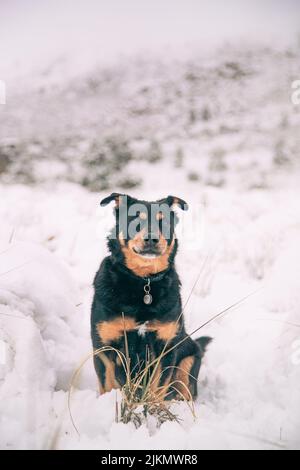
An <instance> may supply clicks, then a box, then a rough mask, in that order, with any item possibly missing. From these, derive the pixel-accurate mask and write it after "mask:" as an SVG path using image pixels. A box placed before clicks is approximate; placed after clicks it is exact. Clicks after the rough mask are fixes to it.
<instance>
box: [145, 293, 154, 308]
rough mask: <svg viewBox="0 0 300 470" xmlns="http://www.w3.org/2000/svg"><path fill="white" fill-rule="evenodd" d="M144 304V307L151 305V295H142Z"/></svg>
mask: <svg viewBox="0 0 300 470" xmlns="http://www.w3.org/2000/svg"><path fill="white" fill-rule="evenodd" d="M144 303H145V304H146V305H150V304H152V295H151V294H146V295H144Z"/></svg>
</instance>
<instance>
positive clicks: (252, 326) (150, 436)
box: [0, 168, 300, 449]
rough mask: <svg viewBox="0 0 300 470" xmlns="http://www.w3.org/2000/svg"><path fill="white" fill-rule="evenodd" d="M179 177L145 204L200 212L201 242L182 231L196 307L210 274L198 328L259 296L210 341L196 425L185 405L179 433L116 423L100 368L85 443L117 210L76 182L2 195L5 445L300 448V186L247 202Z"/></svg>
mask: <svg viewBox="0 0 300 470" xmlns="http://www.w3.org/2000/svg"><path fill="white" fill-rule="evenodd" d="M149 170H150V168H149ZM149 173H150V172H149ZM298 176H299V175H298ZM173 178H174V179H173V180H172V181H169V182H165V183H162V184H161V185H160V186H159V188H158V187H157V188H156V189H155V191H152V189H151V188H153V187H154V186H152V185H153V183H155V181H156V173H155V172H153V171H152V173H150V174H149V177H148V178H147V184H145V187H144V190H143V191H142V192H141V191H138V192H136V193H134V194H141V193H142V194H145V195H146V197H147V196H148V195H150V193H151V194H152V197H154V198H155V197H156V196H161V195H163V194H167V193H168V192H169V190H170V189H171V188H172V187H173V189H174V188H176V193H178V194H179V195H180V196H184V197H186V198H187V199H188V200H189V201H190V202H191V205H192V207H191V211H190V216H191V215H192V214H194V213H195V211H196V212H197V211H201V213H202V217H201V224H200V225H201V227H202V231H200V238H199V244H198V243H197V244H191V243H189V241H188V240H186V241H185V240H184V237H185V236H184V233H183V235H182V237H183V240H181V249H180V254H179V255H178V262H177V265H178V269H179V272H180V273H181V277H182V281H183V296H184V299H186V298H187V297H188V295H189V292H190V290H191V287H192V285H193V283H194V281H195V279H196V278H197V276H198V274H199V272H200V270H201V267H202V266H203V269H202V273H201V277H200V280H199V282H198V284H197V287H196V289H195V291H194V294H193V296H192V298H191V300H190V302H189V303H188V304H187V307H186V322H187V328H188V331H192V330H193V329H194V328H196V327H197V326H199V325H201V324H202V323H204V322H205V321H206V320H208V319H209V318H211V317H212V316H213V315H214V314H216V313H218V312H219V311H221V310H222V309H223V308H225V307H228V306H230V305H231V304H233V303H234V302H236V301H238V300H240V299H241V298H243V297H244V296H247V295H248V294H251V293H253V295H252V296H251V297H250V298H248V299H247V300H246V301H245V302H244V303H242V304H241V305H239V306H238V307H237V308H235V309H233V310H232V311H230V312H228V313H227V315H226V316H224V317H223V318H221V319H218V320H216V321H214V322H212V323H211V324H210V325H208V326H207V327H205V328H204V329H203V330H202V333H203V334H209V335H211V336H213V337H214V342H213V344H212V345H211V346H210V348H209V351H208V353H207V356H206V359H205V363H204V366H203V368H202V370H201V375H200V382H199V398H198V400H197V403H196V413H197V418H196V419H195V420H194V419H193V418H192V416H191V415H190V412H189V410H188V409H187V407H186V405H185V404H179V405H174V407H175V409H176V412H177V413H178V415H179V416H180V417H181V418H182V422H181V424H174V423H165V424H163V425H162V426H161V428H160V429H155V427H153V424H152V425H151V423H150V424H149V426H148V427H147V426H146V425H145V426H142V427H141V428H140V429H138V430H136V429H135V428H134V427H133V425H130V424H129V425H124V424H116V423H115V422H114V409H115V400H116V393H115V392H111V393H110V394H107V395H105V396H102V397H99V396H98V395H97V391H96V380H95V375H94V372H93V368H92V365H91V362H92V361H91V360H90V361H88V362H87V363H86V365H85V366H84V368H83V371H82V374H81V377H80V380H79V383H78V387H79V388H78V390H75V392H74V393H73V395H72V400H71V408H72V413H73V416H74V420H75V423H76V426H77V428H78V430H79V432H80V438H79V437H78V436H77V433H76V431H75V430H74V428H73V426H72V424H71V421H70V416H69V413H68V409H67V391H68V387H69V382H70V378H71V376H72V373H73V372H74V370H75V369H76V367H78V366H79V365H80V363H81V361H82V360H84V359H85V358H86V357H87V355H88V354H89V352H90V342H89V308H90V300H91V295H92V289H91V282H92V279H93V275H94V273H95V271H96V269H97V266H98V263H99V262H100V260H101V258H102V257H103V256H104V255H105V253H106V246H105V239H104V238H105V236H104V234H105V230H106V229H107V227H109V226H110V222H111V220H112V216H111V209H110V208H106V209H99V208H98V202H99V200H100V198H101V197H102V195H103V194H104V193H103V194H95V193H89V192H88V191H87V190H85V189H82V188H80V187H78V186H77V185H72V184H62V185H60V186H59V187H57V188H56V189H55V191H54V190H53V189H52V188H51V187H48V188H31V187H26V186H23V185H11V186H9V187H7V186H3V185H2V186H1V187H0V199H1V201H5V204H1V209H0V217H1V228H0V238H1V250H0V251H1V253H0V259H1V272H0V314H1V315H0V335H1V340H2V342H4V343H2V344H4V347H3V348H2V356H1V360H2V363H1V365H0V372H1V378H0V396H1V400H0V409H1V421H0V423H1V424H0V442H1V447H2V448H51V447H55V448H59V449H65V448H95V449H117V448H120V447H121V448H149V449H156V448H157V449H159V448H164V449H166V448H169V449H179V448H180V449H196V448H197V449H205V448H226V449H228V448H264V449H272V448H274V449H276V448H299V447H300V439H299V436H300V410H299V390H300V388H299V386H300V360H299V359H300V354H299V349H300V341H299V340H300V314H299V304H300V289H299V279H300V247H299V237H300V208H299V203H298V202H299V196H300V190H299V186H298V184H297V183H298V181H299V180H298V179H297V178H292V177H289V178H286V182H287V181H288V180H289V187H285V188H281V187H280V186H279V187H277V188H276V189H273V190H267V191H266V190H253V191H251V192H249V191H244V192H243V191H242V192H239V193H237V192H235V191H231V190H229V189H228V190H224V189H222V188H202V187H200V185H199V186H196V188H195V189H194V190H193V191H192V190H191V186H188V185H187V184H186V183H184V184H182V183H181V184H180V181H181V180H180V172H178V174H177V175H176V172H173ZM190 184H192V183H190ZM193 184H194V183H193ZM199 203H200V205H199ZM185 217H186V218H187V219H188V217H189V213H187V214H186V215H185Z"/></svg>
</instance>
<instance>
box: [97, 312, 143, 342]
mask: <svg viewBox="0 0 300 470" xmlns="http://www.w3.org/2000/svg"><path fill="white" fill-rule="evenodd" d="M136 326H137V323H136V321H135V320H134V319H133V318H130V317H126V318H123V317H118V318H115V319H114V320H111V321H103V322H99V323H97V326H96V328H97V332H98V335H99V337H100V339H101V341H102V342H103V343H106V344H107V343H110V342H111V341H117V340H119V339H120V338H121V337H122V336H123V335H124V332H127V331H131V330H134V329H135V328H136Z"/></svg>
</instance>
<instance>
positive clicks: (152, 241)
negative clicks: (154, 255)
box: [144, 232, 159, 246]
mask: <svg viewBox="0 0 300 470" xmlns="http://www.w3.org/2000/svg"><path fill="white" fill-rule="evenodd" d="M144 240H145V242H146V243H148V244H149V245H152V246H153V245H157V243H158V242H159V236H158V235H157V234H156V233H153V232H152V233H147V234H146V235H145V236H144Z"/></svg>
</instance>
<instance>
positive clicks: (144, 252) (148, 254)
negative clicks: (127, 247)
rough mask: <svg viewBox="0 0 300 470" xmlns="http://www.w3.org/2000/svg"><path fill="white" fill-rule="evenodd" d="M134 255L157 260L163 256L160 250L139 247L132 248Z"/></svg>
mask: <svg viewBox="0 0 300 470" xmlns="http://www.w3.org/2000/svg"><path fill="white" fill-rule="evenodd" d="M132 249H133V251H134V253H135V254H136V255H138V256H141V257H142V258H144V259H155V258H158V257H159V256H161V255H162V253H161V252H160V251H158V250H153V249H147V248H144V249H141V248H139V247H137V246H134V247H132Z"/></svg>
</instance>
